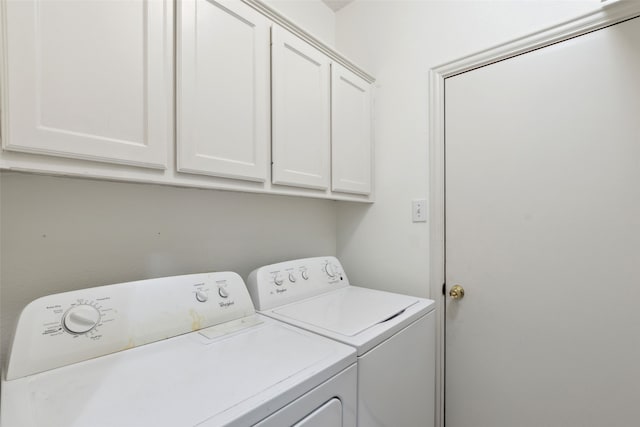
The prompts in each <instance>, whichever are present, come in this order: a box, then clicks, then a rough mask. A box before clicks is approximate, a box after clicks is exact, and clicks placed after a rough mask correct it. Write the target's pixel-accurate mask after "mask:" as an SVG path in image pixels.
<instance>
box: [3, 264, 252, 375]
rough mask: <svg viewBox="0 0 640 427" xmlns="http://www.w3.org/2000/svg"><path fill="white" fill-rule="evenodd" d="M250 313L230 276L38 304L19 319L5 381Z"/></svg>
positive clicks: (164, 281)
mask: <svg viewBox="0 0 640 427" xmlns="http://www.w3.org/2000/svg"><path fill="white" fill-rule="evenodd" d="M254 312H255V310H254V308H253V303H252V302H251V298H250V296H249V293H248V291H247V288H246V286H245V284H244V281H243V280H242V278H241V277H240V276H239V275H237V274H236V273H232V272H221V273H202V274H190V275H184V276H174V277H164V278H158V279H149V280H141V281H137V282H127V283H119V284H116V285H108V286H99V287H95V288H89V289H82V290H78V291H71V292H65V293H61V294H55V295H49V296H45V297H42V298H39V299H37V300H35V301H33V302H31V303H30V304H28V305H27V306H26V307H25V309H24V310H23V311H22V313H21V315H20V318H19V320H18V326H17V328H16V333H15V336H14V340H13V346H12V348H11V353H10V357H9V364H8V368H7V379H8V380H11V379H16V378H20V377H23V376H26V375H31V374H34V373H37V372H43V371H46V370H49V369H53V368H56V367H60V366H65V365H69V364H72V363H77V362H81V361H83V360H87V359H91V358H94V357H99V356H104V355H106V354H110V353H115V352H117V351H121V350H127V349H129V348H133V347H137V346H140V345H144V344H148V343H151V342H154V341H159V340H163V339H166V338H171V337H174V336H177V335H181V334H184V333H187V332H192V331H196V330H198V329H202V328H207V327H209V326H214V325H218V324H220V323H225V322H228V321H231V320H236V319H240V318H242V317H246V316H250V315H252V314H253V313H254Z"/></svg>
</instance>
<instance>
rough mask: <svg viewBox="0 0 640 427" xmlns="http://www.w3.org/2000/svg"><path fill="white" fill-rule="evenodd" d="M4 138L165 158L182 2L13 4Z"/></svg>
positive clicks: (45, 150) (105, 157)
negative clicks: (176, 11)
mask: <svg viewBox="0 0 640 427" xmlns="http://www.w3.org/2000/svg"><path fill="white" fill-rule="evenodd" d="M3 25H5V27H6V33H5V34H6V41H5V43H6V51H5V57H4V60H5V61H6V64H5V70H6V74H5V75H4V77H3V84H4V87H3V90H4V91H5V96H6V97H7V98H6V101H5V102H6V104H5V106H6V107H7V111H5V116H4V119H5V122H4V129H3V141H2V144H3V148H4V149H7V150H15V151H24V152H31V153H39V154H47V155H54V156H63V157H74V158H83V159H88V160H97V161H105V162H113V163H124V164H131V165H138V166H147V167H152V168H165V167H166V162H167V160H166V157H167V144H168V143H169V141H170V138H171V135H172V107H171V104H172V79H173V75H172V63H173V3H172V2H171V1H169V0H167V1H157V0H154V1H105V0H93V1H75V0H68V1H61V0H54V1H42V0H34V1H10V2H7V3H6V4H5V14H4V22H3Z"/></svg>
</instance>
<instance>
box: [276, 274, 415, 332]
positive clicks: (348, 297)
mask: <svg viewBox="0 0 640 427" xmlns="http://www.w3.org/2000/svg"><path fill="white" fill-rule="evenodd" d="M418 301H419V299H418V298H416V297H411V296H407V295H399V294H393V293H389V292H382V291H377V290H373V289H366V288H360V287H355V286H349V287H346V288H343V289H340V290H337V291H334V292H330V293H327V294H323V295H320V296H317V297H314V298H310V299H307V300H304V301H300V302H297V303H293V304H289V305H286V306H283V307H280V308H277V309H274V310H273V313H275V314H278V315H280V316H283V317H285V318H288V319H291V320H292V321H294V322H296V323H297V322H302V323H306V324H308V325H311V326H315V327H319V328H322V329H325V330H327V331H331V332H333V333H337V334H341V335H344V336H348V337H353V336H355V335H358V334H360V333H362V332H364V331H365V330H367V329H369V328H370V327H372V326H374V325H377V324H379V323H383V322H385V321H387V320H389V319H391V318H394V317H395V316H397V315H399V314H401V313H402V312H404V311H405V310H406V309H407V308H409V307H410V306H412V305H414V304H416V303H417V302H418Z"/></svg>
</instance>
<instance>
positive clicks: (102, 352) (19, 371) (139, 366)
mask: <svg viewBox="0 0 640 427" xmlns="http://www.w3.org/2000/svg"><path fill="white" fill-rule="evenodd" d="M355 362H356V355H355V351H354V350H353V348H351V347H348V346H346V345H342V344H339V343H337V342H335V341H332V340H329V339H326V338H323V337H319V336H317V335H315V334H311V333H308V332H306V331H302V330H300V329H298V328H294V327H291V326H288V325H284V324H283V323H281V322H276V321H274V320H272V319H269V318H267V317H264V316H261V315H258V314H255V312H254V307H253V304H252V303H251V299H250V297H249V294H248V292H247V289H246V286H245V284H244V282H243V281H242V279H241V278H240V276H238V275H237V274H235V273H230V272H224V273H204V274H194V275H186V276H176V277H169V278H160V279H151V280H143V281H138V282H128V283H121V284H117V285H109V286H101V287H96V288H90V289H84V290H79V291H73V292H66V293H62V294H56V295H50V296H47V297H43V298H40V299H37V300H35V301H33V302H32V303H30V304H29V305H28V306H27V307H26V308H25V309H24V310H23V312H22V314H21V316H20V319H19V322H18V325H17V329H16V333H15V336H14V340H13V346H12V350H11V354H10V359H9V362H8V366H7V368H6V369H5V371H4V372H3V378H2V411H1V420H2V421H1V424H2V426H3V427H42V426H47V427H142V426H144V427H152V426H153V427H163V426H166V427H192V426H204V427H213V426H260V427H282V426H297V427H302V426H304V427H315V426H323V427H326V426H332V427H339V426H340V427H342V426H350V427H354V426H355V425H356V404H357V403H356V368H355Z"/></svg>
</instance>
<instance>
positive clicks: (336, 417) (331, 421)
mask: <svg viewBox="0 0 640 427" xmlns="http://www.w3.org/2000/svg"><path fill="white" fill-rule="evenodd" d="M333 426H335V427H342V403H341V402H340V399H336V398H335V397H334V398H333V399H331V400H330V401H328V402H327V403H325V404H324V405H322V406H321V407H319V408H318V409H316V410H315V411H313V412H312V413H311V414H309V415H308V416H306V417H304V419H302V420H300V421H299V422H297V423H295V424H294V425H293V427H333Z"/></svg>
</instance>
